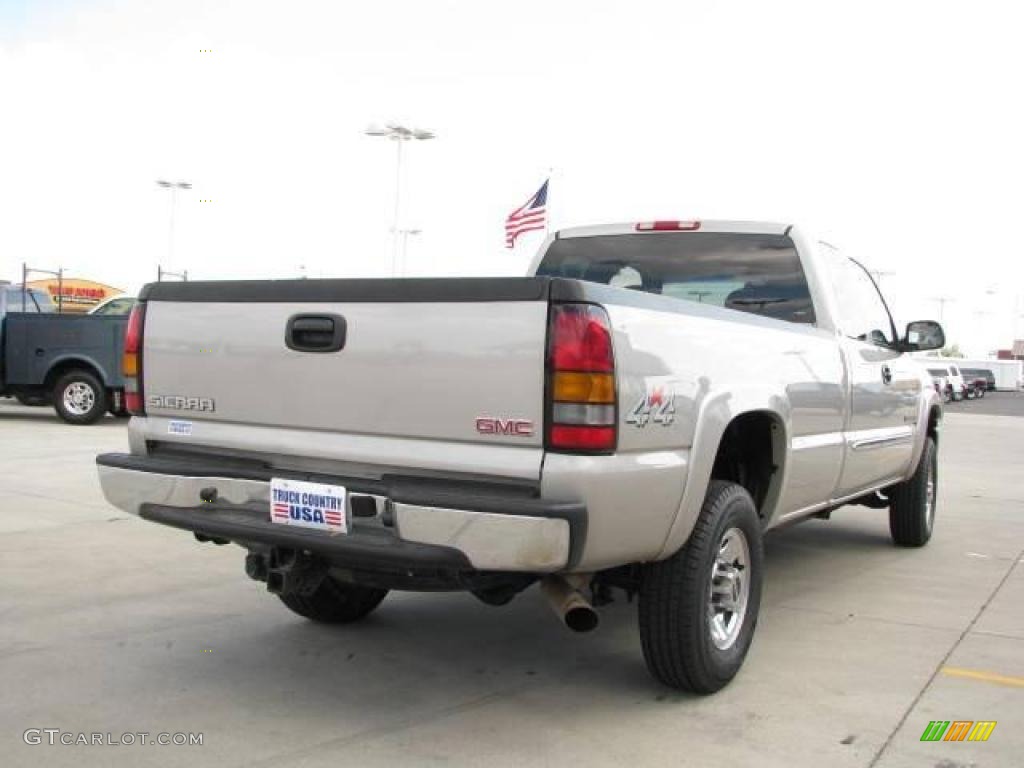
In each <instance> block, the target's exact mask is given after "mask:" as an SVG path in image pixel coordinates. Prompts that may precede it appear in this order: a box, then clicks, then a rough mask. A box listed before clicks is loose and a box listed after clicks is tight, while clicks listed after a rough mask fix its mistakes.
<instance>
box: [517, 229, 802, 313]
mask: <svg viewBox="0 0 1024 768" xmlns="http://www.w3.org/2000/svg"><path fill="white" fill-rule="evenodd" d="M537 274H538V275H546V276H550V277H568V278H574V279H577V280H587V281H589V282H594V283H604V284H605V285H611V286H614V287H619V288H628V289H632V290H637V291H645V292H647V293H657V294H661V295H663V296H671V297H673V298H677V299H681V300H684V301H693V302H697V303H700V304H713V305H715V306H718V307H725V308H727V309H735V310H738V311H740V312H749V313H751V314H755V315H762V316H764V317H771V318H775V319H777V320H787V321H789V322H793V323H813V322H814V319H815V318H814V305H813V303H812V302H811V294H810V290H809V288H808V286H807V278H806V277H805V275H804V271H803V268H802V267H801V265H800V257H799V256H798V255H797V252H796V246H795V245H794V244H793V241H792V240H791V239H790V238H789V237H787V236H786V235H770V234H748V233H732V232H680V233H677V234H665V233H662V234H656V235H645V234H635V235H599V236H596V237H574V238H565V239H560V240H555V241H554V242H553V243H551V246H550V248H549V249H548V251H547V253H546V254H545V255H544V259H543V260H542V262H541V264H540V267H539V269H538V270H537Z"/></svg>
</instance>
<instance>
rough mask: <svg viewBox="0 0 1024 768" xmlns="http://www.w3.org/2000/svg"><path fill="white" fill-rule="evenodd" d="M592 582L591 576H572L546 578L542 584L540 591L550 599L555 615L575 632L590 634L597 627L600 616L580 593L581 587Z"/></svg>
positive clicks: (542, 580)
mask: <svg viewBox="0 0 1024 768" xmlns="http://www.w3.org/2000/svg"><path fill="white" fill-rule="evenodd" d="M589 580H590V574H573V575H572V576H568V577H563V576H545V577H544V578H543V579H541V582H540V591H541V592H543V593H544V597H546V598H547V599H548V603H550V605H551V609H552V610H553V611H554V612H555V615H557V616H558V618H560V619H561V620H562V623H563V624H565V626H567V627H568V628H569V629H571V630H572V631H573V632H589V631H590V630H592V629H594V628H596V627H597V624H598V615H597V611H595V610H594V606H592V605H591V604H590V601H589V600H587V598H585V597H584V596H583V593H582V592H580V587H582V586H583V585H584V584H586V583H587V581H589Z"/></svg>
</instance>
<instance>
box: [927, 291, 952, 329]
mask: <svg viewBox="0 0 1024 768" xmlns="http://www.w3.org/2000/svg"><path fill="white" fill-rule="evenodd" d="M932 301H934V302H936V303H937V304H938V305H939V322H940V323H942V324H943V325H944V324H945V322H946V305H947V304H949V303H950V302H951V301H956V299H954V298H953V297H952V296H933V297H932Z"/></svg>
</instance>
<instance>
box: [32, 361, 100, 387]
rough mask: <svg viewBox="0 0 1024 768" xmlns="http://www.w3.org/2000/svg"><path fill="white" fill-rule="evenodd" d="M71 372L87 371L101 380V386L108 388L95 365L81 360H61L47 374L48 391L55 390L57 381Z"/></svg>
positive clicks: (46, 385) (46, 384) (45, 384)
mask: <svg viewBox="0 0 1024 768" xmlns="http://www.w3.org/2000/svg"><path fill="white" fill-rule="evenodd" d="M71 371H86V372H88V373H91V374H92V375H93V376H95V377H96V378H97V379H99V382H100V384H101V385H102V386H103V387H104V388H106V386H107V385H106V382H105V381H104V380H103V374H102V373H100V372H99V370H98V369H97V368H96V366H95V365H93V364H92V363H90V362H88V361H86V360H79V359H71V360H61V361H60V362H59V363H57V364H56V365H55V366H53V368H51V369H50V370H49V371H47V372H46V380H45V383H44V386H45V387H46V389H47V390H51V389H53V387H54V385H55V384H56V383H57V379H59V378H60V377H61V376H63V375H64V374H65V373H69V372H71Z"/></svg>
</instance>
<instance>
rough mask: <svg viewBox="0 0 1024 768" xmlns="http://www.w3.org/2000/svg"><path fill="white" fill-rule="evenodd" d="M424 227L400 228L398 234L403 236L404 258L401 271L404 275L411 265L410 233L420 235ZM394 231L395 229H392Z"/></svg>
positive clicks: (400, 263) (400, 264)
mask: <svg viewBox="0 0 1024 768" xmlns="http://www.w3.org/2000/svg"><path fill="white" fill-rule="evenodd" d="M422 231H423V230H422V229H399V230H398V231H397V234H398V235H400V236H401V238H402V258H401V260H400V262H399V270H398V271H399V272H400V273H401V274H402V275H403V276H404V275H405V272H406V270H407V269H408V266H409V235H418V234H420V233H421V232H422ZM392 232H394V230H392Z"/></svg>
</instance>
